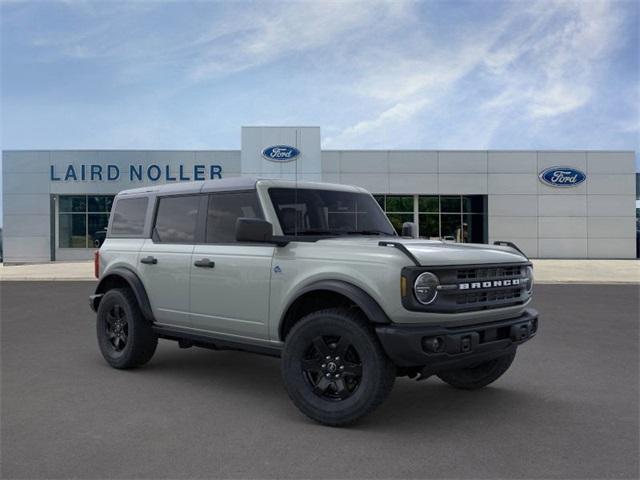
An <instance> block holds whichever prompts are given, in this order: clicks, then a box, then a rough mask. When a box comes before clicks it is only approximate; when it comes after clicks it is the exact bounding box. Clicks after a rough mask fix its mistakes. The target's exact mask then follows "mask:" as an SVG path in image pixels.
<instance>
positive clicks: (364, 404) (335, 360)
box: [282, 308, 395, 426]
mask: <svg viewBox="0 0 640 480" xmlns="http://www.w3.org/2000/svg"><path fill="white" fill-rule="evenodd" d="M282 375H283V379H284V383H285V386H286V388H287V392H288V393H289V397H291V400H292V401H293V403H294V404H295V405H296V406H297V407H298V408H299V409H300V410H301V411H302V412H303V413H304V414H305V415H307V416H308V417H310V418H312V419H314V420H316V421H318V422H320V423H323V424H325V425H332V426H341V425H347V424H349V423H352V422H354V421H356V420H358V419H359V418H361V417H362V416H364V415H366V414H367V413H369V412H371V411H372V410H373V409H375V408H376V407H377V406H378V405H380V404H381V403H382V402H383V401H384V399H385V398H386V397H387V396H388V395H389V392H390V391H391V389H392V387H393V383H394V380H395V367H394V366H393V364H392V363H391V361H390V360H389V359H388V358H387V356H386V354H385V353H384V351H383V350H382V347H381V346H380V343H379V342H378V339H377V338H376V337H375V335H374V333H373V332H372V330H371V327H370V326H369V324H368V323H367V321H366V319H364V318H363V317H362V315H361V314H359V313H358V312H353V311H349V310H346V309H340V308H334V309H327V310H322V311H318V312H314V313H311V314H309V315H307V316H306V317H304V318H303V319H302V320H300V321H299V322H298V323H297V324H296V325H295V326H294V327H293V329H292V330H291V332H290V333H289V335H288V336H287V339H286V342H285V347H284V352H283V356H282Z"/></svg>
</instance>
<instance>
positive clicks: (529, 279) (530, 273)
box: [527, 267, 533, 293]
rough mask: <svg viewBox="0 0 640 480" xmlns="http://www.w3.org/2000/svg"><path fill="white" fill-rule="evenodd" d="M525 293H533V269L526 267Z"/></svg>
mask: <svg viewBox="0 0 640 480" xmlns="http://www.w3.org/2000/svg"><path fill="white" fill-rule="evenodd" d="M527 292H528V293H531V292H533V267H527Z"/></svg>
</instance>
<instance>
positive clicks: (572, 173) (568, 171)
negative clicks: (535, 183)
mask: <svg viewBox="0 0 640 480" xmlns="http://www.w3.org/2000/svg"><path fill="white" fill-rule="evenodd" d="M538 177H540V181H541V182H542V183H546V184H547V185H550V186H552V187H576V186H578V185H580V184H581V183H582V182H584V181H585V180H586V179H587V175H586V174H585V173H584V172H581V171H580V170H576V169H575V168H571V167H551V168H547V169H545V170H543V171H542V172H540V175H538Z"/></svg>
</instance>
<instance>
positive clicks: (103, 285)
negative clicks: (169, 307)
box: [92, 267, 154, 322]
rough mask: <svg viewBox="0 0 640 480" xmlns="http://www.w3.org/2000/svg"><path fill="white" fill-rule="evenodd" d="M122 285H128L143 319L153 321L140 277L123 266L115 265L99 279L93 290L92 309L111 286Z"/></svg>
mask: <svg viewBox="0 0 640 480" xmlns="http://www.w3.org/2000/svg"><path fill="white" fill-rule="evenodd" d="M122 287H128V288H129V289H130V290H131V291H132V292H133V294H134V296H135V297H136V301H137V302H138V306H139V307H140V311H141V312H142V315H143V316H144V318H145V320H148V321H149V322H153V321H154V318H153V311H152V310H151V303H150V302H149V297H148V295H147V291H146V290H145V288H144V285H143V284H142V280H140V277H138V275H137V274H136V273H135V272H134V271H132V270H130V269H128V268H125V267H116V268H114V269H113V270H110V271H109V273H107V274H106V275H105V276H104V277H102V278H101V279H100V281H99V282H98V286H97V287H96V290H95V295H93V296H92V298H93V305H92V307H93V309H94V310H96V311H97V309H98V305H99V304H100V300H101V299H102V296H103V295H104V294H105V293H107V292H108V291H109V290H111V289H113V288H122Z"/></svg>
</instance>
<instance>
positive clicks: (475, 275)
mask: <svg viewBox="0 0 640 480" xmlns="http://www.w3.org/2000/svg"><path fill="white" fill-rule="evenodd" d="M523 274H524V267H523V266H522V265H509V266H506V267H494V268H464V269H461V270H458V271H457V278H458V280H469V281H471V280H488V279H491V280H494V279H495V280H500V279H503V278H514V277H520V276H522V275H523Z"/></svg>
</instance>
